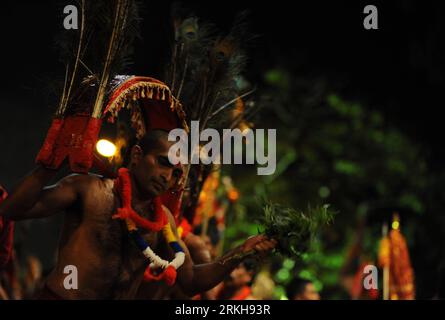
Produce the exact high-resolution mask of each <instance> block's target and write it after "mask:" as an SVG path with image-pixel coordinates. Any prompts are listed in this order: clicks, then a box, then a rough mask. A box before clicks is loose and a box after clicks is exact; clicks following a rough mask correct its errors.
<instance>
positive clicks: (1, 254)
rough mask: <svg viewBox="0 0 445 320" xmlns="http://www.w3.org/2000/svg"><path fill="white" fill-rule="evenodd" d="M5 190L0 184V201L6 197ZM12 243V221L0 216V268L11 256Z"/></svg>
mask: <svg viewBox="0 0 445 320" xmlns="http://www.w3.org/2000/svg"><path fill="white" fill-rule="evenodd" d="M7 195H8V194H7V193H6V190H5V189H3V188H2V187H1V186H0V203H1V202H2V201H3V200H4V199H6V197H7ZM13 244H14V222H13V221H9V220H7V219H5V218H3V217H0V268H3V267H4V266H5V265H6V264H7V263H8V262H9V260H10V259H11V257H12V250H13Z"/></svg>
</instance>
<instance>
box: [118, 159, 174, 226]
mask: <svg viewBox="0 0 445 320" xmlns="http://www.w3.org/2000/svg"><path fill="white" fill-rule="evenodd" d="M118 173H119V176H118V178H117V179H116V181H115V187H116V189H117V190H118V192H119V195H120V197H121V200H122V208H118V209H117V213H116V214H115V215H113V217H112V218H113V219H123V220H125V219H130V220H131V221H133V222H134V224H136V225H137V226H138V227H140V228H144V229H146V230H149V231H155V232H158V231H161V230H162V228H163V227H164V226H165V225H166V224H167V222H168V220H167V215H166V214H165V212H164V209H163V208H162V202H161V199H160V198H159V197H156V198H154V201H153V203H154V207H155V220H154V221H150V220H148V219H145V218H143V217H141V216H140V215H139V214H138V213H137V212H136V211H134V210H133V208H132V207H131V180H130V173H129V171H128V169H127V168H120V169H119V171H118Z"/></svg>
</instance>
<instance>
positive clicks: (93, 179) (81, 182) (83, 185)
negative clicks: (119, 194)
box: [58, 173, 113, 193]
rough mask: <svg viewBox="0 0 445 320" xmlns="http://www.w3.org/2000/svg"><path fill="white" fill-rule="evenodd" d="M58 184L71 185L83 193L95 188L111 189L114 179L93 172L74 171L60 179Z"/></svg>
mask: <svg viewBox="0 0 445 320" xmlns="http://www.w3.org/2000/svg"><path fill="white" fill-rule="evenodd" d="M58 185H61V186H67V187H71V188H74V189H75V190H77V191H78V192H81V193H82V192H89V191H92V190H93V189H111V188H112V186H113V180H111V179H108V178H105V177H103V176H100V175H96V174H91V173H90V174H78V173H73V174H70V175H68V176H66V177H64V178H63V179H62V180H60V181H59V182H58Z"/></svg>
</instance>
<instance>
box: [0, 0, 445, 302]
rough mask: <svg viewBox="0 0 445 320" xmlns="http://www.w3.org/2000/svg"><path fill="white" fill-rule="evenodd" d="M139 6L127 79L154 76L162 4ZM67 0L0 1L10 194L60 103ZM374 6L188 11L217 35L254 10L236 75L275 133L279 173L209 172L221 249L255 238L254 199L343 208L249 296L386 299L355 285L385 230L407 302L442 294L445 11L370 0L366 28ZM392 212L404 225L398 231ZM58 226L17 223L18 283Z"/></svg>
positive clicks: (1, 98)
mask: <svg viewBox="0 0 445 320" xmlns="http://www.w3.org/2000/svg"><path fill="white" fill-rule="evenodd" d="M144 3H145V10H144V13H143V15H142V18H143V22H142V36H141V39H139V40H138V42H137V45H136V51H135V61H134V65H133V66H132V68H131V70H129V73H130V74H137V75H149V76H154V77H159V76H160V71H161V66H162V64H163V62H164V59H165V53H166V47H167V41H168V39H167V37H166V36H165V34H166V32H167V30H168V23H169V20H168V18H169V7H170V4H171V2H169V1H145V2H144ZM65 4H70V3H69V2H64V1H61V2H60V1H59V2H57V1H45V2H35V1H33V2H32V1H28V2H26V1H20V2H17V1H14V2H13V1H6V2H4V3H2V5H1V9H0V15H1V19H0V37H1V39H2V60H1V65H2V73H3V74H2V76H1V85H0V92H1V94H0V108H1V109H0V146H1V149H0V150H1V157H0V184H2V185H3V186H4V187H5V188H6V189H7V190H11V189H12V188H13V186H14V185H15V183H17V181H18V180H19V179H20V178H21V177H23V176H24V175H25V174H26V173H27V172H29V171H30V170H31V169H32V168H33V161H34V158H35V155H36V153H37V152H38V150H39V148H40V147H41V143H42V141H43V139H44V137H45V134H46V130H47V128H48V126H49V123H50V119H51V115H52V112H53V110H54V107H55V101H56V99H57V96H58V94H59V93H58V92H54V90H53V89H52V87H51V80H53V79H54V78H56V77H59V78H60V77H61V75H62V76H63V74H64V71H63V70H64V69H63V65H61V64H60V63H59V62H58V60H57V52H56V51H55V50H54V47H55V46H54V35H55V33H56V31H57V30H58V29H59V28H60V27H61V25H62V21H63V20H62V17H61V14H62V9H63V6H64V5H65ZM367 4H369V3H366V2H364V1H338V0H336V1H330V2H325V1H318V0H317V1H310V2H305V3H300V2H298V3H292V4H289V2H285V1H281V2H276V1H275V2H273V3H270V2H259V1H237V2H234V1H233V2H232V1H224V2H218V3H215V2H205V1H201V2H190V3H187V5H189V6H190V7H191V8H194V9H195V11H196V13H197V15H198V16H199V17H202V18H203V19H205V20H208V21H212V22H214V23H215V24H216V25H217V26H218V27H219V28H221V29H223V30H224V29H225V28H226V29H227V28H229V26H230V24H231V22H232V21H233V17H234V16H235V13H236V12H238V11H240V10H245V9H247V10H249V12H250V21H251V25H250V28H251V31H252V32H253V33H254V34H256V35H257V37H256V38H255V39H254V40H253V41H252V43H250V44H248V45H247V46H246V49H247V51H248V57H249V61H248V65H247V69H246V73H245V81H247V82H248V83H250V84H251V85H252V86H256V88H257V89H256V91H255V93H254V96H253V97H252V100H253V101H255V104H256V106H257V107H258V112H256V114H255V118H254V119H252V122H253V123H254V128H274V129H277V170H276V172H275V174H273V175H271V176H258V175H257V174H256V168H255V167H254V166H247V165H246V166H243V165H238V166H232V167H223V168H222V171H221V173H220V175H219V176H218V177H217V178H216V180H217V181H219V182H218V183H217V186H218V187H215V188H214V189H215V190H216V191H215V194H216V195H215V198H216V199H217V204H218V206H219V207H222V208H223V214H222V215H223V216H224V219H223V220H224V223H223V225H224V226H223V227H221V228H220V229H219V231H218V232H219V235H220V238H218V239H217V240H215V241H214V244H215V245H217V246H219V247H220V248H222V249H227V248H230V247H231V246H233V245H236V244H237V243H239V241H241V240H243V239H245V238H246V236H249V235H252V234H255V233H257V231H258V224H257V223H256V222H255V219H256V218H257V217H258V216H260V215H261V214H262V210H261V208H260V207H259V206H258V200H257V199H258V197H261V196H264V195H266V196H267V197H268V198H269V199H271V200H273V201H276V202H280V203H283V204H285V205H287V206H290V207H295V208H302V209H304V208H305V207H306V206H307V204H308V203H310V204H313V205H316V204H324V203H329V204H331V207H332V208H334V209H335V211H337V212H338V213H337V215H336V217H335V221H334V223H333V224H332V225H331V226H330V227H329V228H326V229H325V230H324V232H323V233H322V234H321V235H320V236H319V238H318V239H317V241H316V242H315V243H314V248H313V249H314V250H313V252H311V253H310V254H307V255H304V256H303V257H302V259H289V258H286V257H281V256H274V257H273V258H271V259H269V260H268V261H267V262H266V263H265V264H264V265H263V267H262V268H261V269H260V270H257V272H259V273H258V274H257V277H256V278H257V279H263V280H261V281H257V286H256V288H257V289H256V290H257V291H259V292H262V294H263V296H264V295H265V296H266V297H268V298H274V299H284V298H291V297H289V294H288V293H286V289H287V288H289V287H290V286H291V285H292V284H293V281H294V280H295V279H300V278H301V279H306V280H309V281H311V283H312V284H313V285H314V287H315V290H316V291H318V292H319V293H320V295H321V298H323V299H350V298H355V299H359V298H382V292H380V291H379V292H378V293H377V294H373V295H370V296H369V294H368V296H367V293H366V292H357V290H358V289H357V288H356V285H355V287H354V284H356V283H357V274H360V271H361V270H362V269H361V266H362V265H363V264H368V263H370V264H375V265H378V256H379V246H380V243H381V239H382V226H383V225H384V224H385V223H386V224H388V226H389V229H391V228H393V229H395V230H399V231H400V232H401V233H402V234H403V235H404V238H405V239H406V244H407V251H408V252H409V257H410V261H411V265H412V270H413V274H414V282H415V296H416V298H417V299H432V298H435V297H436V298H437V297H438V296H440V294H439V290H441V288H439V286H440V283H441V281H442V282H443V279H444V278H445V277H444V275H443V273H444V271H443V270H444V265H445V248H444V247H445V241H444V238H443V235H444V232H445V215H444V212H443V207H444V202H445V191H444V190H445V188H444V187H445V175H444V168H443V165H442V163H443V161H444V160H445V152H444V148H443V142H442V139H443V138H441V137H443V134H441V133H440V132H441V129H442V127H443V120H442V118H441V117H440V109H441V108H442V106H443V102H442V94H443V92H445V79H444V77H445V63H444V60H445V25H444V24H445V21H444V20H443V19H442V12H443V11H442V10H441V9H442V8H441V5H440V4H439V2H429V3H425V2H423V1H413V0H407V1H392V2H390V3H389V2H385V3H378V2H375V3H373V4H374V5H375V6H376V7H377V9H378V27H379V29H378V30H365V29H364V28H363V19H364V17H365V14H363V8H364V7H365V5H367ZM154 30H155V31H154ZM230 191H232V192H231V193H230ZM212 212H213V211H212ZM395 213H397V216H398V218H397V216H396V221H398V222H399V224H398V225H397V224H396V225H394V224H393V223H392V222H393V221H394V217H395V215H394V214H395ZM209 218H211V217H209ZM397 219H398V220H397ZM60 223H61V217H59V216H55V217H52V218H49V219H44V220H39V221H26V222H20V223H17V225H16V234H15V237H16V239H15V245H16V252H17V258H18V261H19V262H20V264H21V265H22V266H23V270H28V271H21V272H22V273H23V274H22V277H25V275H24V274H25V273H26V272H28V273H29V272H30V271H29V270H34V269H36V268H37V267H35V264H36V263H35V262H33V261H34V260H32V259H31V260H30V256H32V257H34V256H35V257H38V258H36V259H38V260H39V261H40V262H39V263H40V265H41V271H40V272H41V273H42V274H43V275H44V274H45V273H47V272H48V271H49V270H50V269H51V267H52V266H53V263H54V258H55V248H56V246H57V239H58V230H59V226H60ZM197 232H200V231H197ZM219 242H221V243H219ZM27 265H28V267H25V266H27ZM33 266H34V267H33ZM26 268H27V269H26ZM33 268H34V269H33ZM37 269H38V268H37ZM441 270H442V271H441ZM31 273H32V272H31ZM358 277H360V276H358ZM294 282H295V281H294ZM359 282H360V281H359ZM260 284H264V286H265V288H261V285H260ZM266 284H267V285H266ZM258 286H259V287H260V289H258ZM379 288H381V286H380V287H379ZM354 290H355V291H354ZM442 290H443V288H442ZM358 291H360V290H358ZM264 292H268V293H267V294H264ZM259 295H261V294H259ZM442 297H443V296H442Z"/></svg>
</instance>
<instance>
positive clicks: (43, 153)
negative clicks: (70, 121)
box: [36, 119, 64, 167]
mask: <svg viewBox="0 0 445 320" xmlns="http://www.w3.org/2000/svg"><path fill="white" fill-rule="evenodd" d="M63 122H64V120H63V119H53V122H52V123H51V126H50V127H49V130H48V133H47V134H46V138H45V141H44V142H43V146H42V148H41V149H40V151H39V153H38V155H37V158H36V162H37V163H39V164H42V165H44V166H47V167H49V164H50V163H51V161H52V158H53V149H54V146H55V145H56V140H57V138H58V137H59V132H60V129H61V128H62V125H63Z"/></svg>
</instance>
